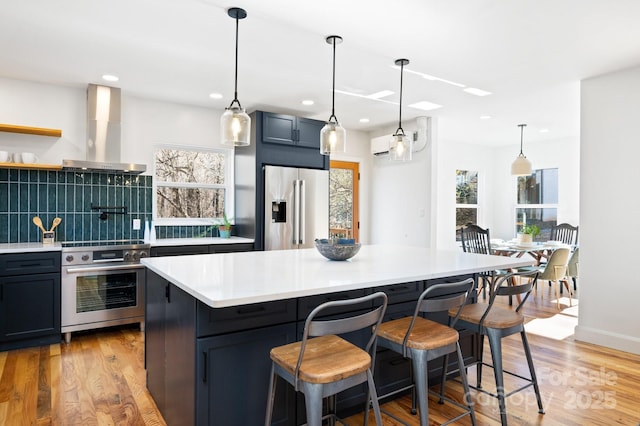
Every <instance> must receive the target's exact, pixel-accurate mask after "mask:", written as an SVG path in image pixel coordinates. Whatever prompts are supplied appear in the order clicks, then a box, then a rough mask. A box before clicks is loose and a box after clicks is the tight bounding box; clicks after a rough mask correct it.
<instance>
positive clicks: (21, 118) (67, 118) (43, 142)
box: [0, 78, 87, 165]
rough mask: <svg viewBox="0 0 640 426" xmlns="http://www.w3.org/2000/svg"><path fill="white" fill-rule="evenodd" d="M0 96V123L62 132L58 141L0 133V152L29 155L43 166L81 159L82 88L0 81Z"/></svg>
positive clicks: (83, 123)
mask: <svg viewBox="0 0 640 426" xmlns="http://www.w3.org/2000/svg"><path fill="white" fill-rule="evenodd" d="M0 93H1V94H2V95H0V117H2V118H1V121H2V122H3V123H6V124H17V125H22V126H32V127H46V128H51V129H61V130H62V137H61V138H53V137H46V136H36V135H23V134H18V133H4V132H0V150H3V151H9V152H12V153H16V152H33V153H35V154H36V155H37V156H38V159H39V162H40V163H45V164H56V165H59V164H61V163H62V159H63V158H79V159H84V158H85V152H86V148H85V140H86V132H87V131H86V128H87V126H86V108H85V105H86V96H87V95H86V89H85V90H81V89H76V88H69V87H63V86H52V85H45V84H39V83H32V82H26V81H21V80H12V79H6V78H0Z"/></svg>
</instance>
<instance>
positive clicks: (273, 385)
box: [264, 362, 277, 426]
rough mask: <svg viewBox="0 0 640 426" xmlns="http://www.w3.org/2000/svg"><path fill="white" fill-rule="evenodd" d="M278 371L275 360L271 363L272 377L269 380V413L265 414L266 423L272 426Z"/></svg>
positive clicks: (266, 425)
mask: <svg viewBox="0 0 640 426" xmlns="http://www.w3.org/2000/svg"><path fill="white" fill-rule="evenodd" d="M276 382H277V378H276V373H275V366H274V365H273V362H272V363H271V379H270V380H269V396H268V398H267V414H266V415H265V416H264V425H265V426H271V417H272V415H273V404H274V400H275V397H276Z"/></svg>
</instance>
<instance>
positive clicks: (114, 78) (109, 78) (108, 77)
mask: <svg viewBox="0 0 640 426" xmlns="http://www.w3.org/2000/svg"><path fill="white" fill-rule="evenodd" d="M102 79H103V80H105V81H118V80H120V79H119V78H118V76H116V75H111V74H105V75H103V76H102Z"/></svg>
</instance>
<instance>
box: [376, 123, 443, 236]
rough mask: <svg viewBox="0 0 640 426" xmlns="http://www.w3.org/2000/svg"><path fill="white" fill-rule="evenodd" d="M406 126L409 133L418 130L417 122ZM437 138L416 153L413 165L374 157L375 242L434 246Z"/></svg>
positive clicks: (385, 131)
mask: <svg viewBox="0 0 640 426" xmlns="http://www.w3.org/2000/svg"><path fill="white" fill-rule="evenodd" d="M432 123H433V122H432ZM403 124H404V125H403V129H404V130H405V132H406V133H407V134H409V133H412V132H413V131H414V130H416V124H415V122H407V123H403ZM395 130H396V128H395V127H394V128H386V129H382V130H380V131H377V132H374V133H370V135H369V136H370V137H371V138H372V137H378V136H384V135H391V134H393V133H394V132H395ZM435 139H437V137H436V135H432V141H431V143H430V144H428V145H427V147H426V148H425V149H424V150H422V151H420V152H414V153H413V160H412V161H411V162H393V161H390V160H389V156H380V157H375V158H372V176H371V177H372V181H371V210H372V211H371V226H372V230H371V242H372V243H374V244H404V245H411V246H420V247H430V246H431V245H432V241H431V238H432V232H431V229H430V228H431V220H430V219H431V217H432V215H431V199H432V191H433V190H432V181H433V179H432V172H433V165H432V161H433V158H434V156H433V155H432V150H433V149H434V140H435ZM369 155H370V156H371V154H369Z"/></svg>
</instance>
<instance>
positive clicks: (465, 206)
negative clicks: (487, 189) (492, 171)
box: [454, 168, 482, 241]
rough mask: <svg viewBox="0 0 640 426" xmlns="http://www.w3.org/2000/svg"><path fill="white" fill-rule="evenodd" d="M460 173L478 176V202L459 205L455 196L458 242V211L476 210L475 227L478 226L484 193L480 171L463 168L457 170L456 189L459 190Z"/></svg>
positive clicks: (457, 237)
mask: <svg viewBox="0 0 640 426" xmlns="http://www.w3.org/2000/svg"><path fill="white" fill-rule="evenodd" d="M458 172H467V173H468V172H475V174H476V202H475V204H463V203H458V197H457V196H455V195H454V197H455V200H456V202H455V208H454V214H455V218H456V219H454V221H455V222H456V223H455V231H456V241H460V232H459V228H458V224H457V217H458V209H475V210H476V222H475V225H477V224H478V223H480V213H481V211H482V210H481V208H480V194H481V193H482V191H481V186H482V185H481V182H480V171H479V170H468V169H461V168H456V180H455V188H456V190H457V187H458V179H457V176H458Z"/></svg>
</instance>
